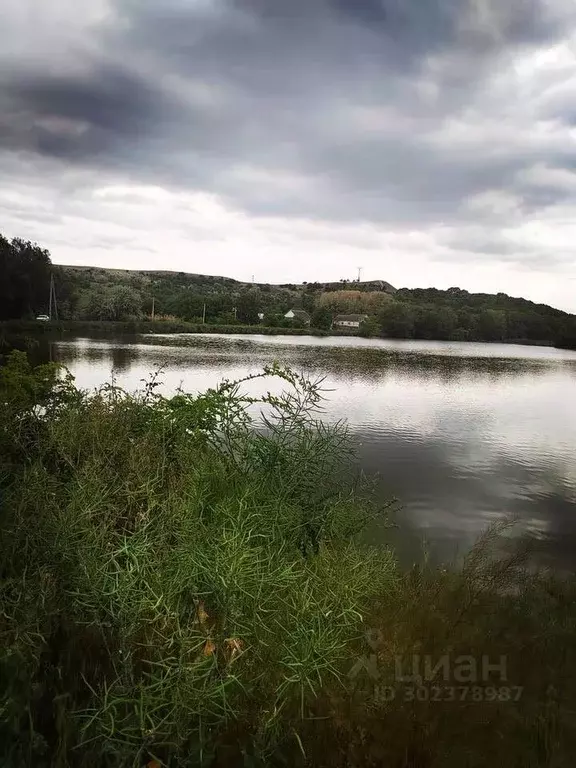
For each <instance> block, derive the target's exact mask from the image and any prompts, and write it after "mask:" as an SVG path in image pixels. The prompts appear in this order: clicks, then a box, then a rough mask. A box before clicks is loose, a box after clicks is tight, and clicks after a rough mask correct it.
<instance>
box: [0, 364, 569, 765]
mask: <svg viewBox="0 0 576 768" xmlns="http://www.w3.org/2000/svg"><path fill="white" fill-rule="evenodd" d="M270 377H280V378H281V379H282V380H283V382H284V384H285V393H284V394H283V395H282V396H280V397H276V396H272V395H270V394H267V393H266V386H267V380H268V379H269V378H270ZM252 378H257V379H260V380H261V382H262V384H263V392H264V394H263V395H262V396H261V397H260V398H254V397H247V396H245V395H243V394H242V393H243V384H244V382H239V383H231V382H223V384H222V385H221V386H220V387H219V388H217V389H215V390H211V391H208V392H206V393H205V394H204V395H201V396H199V397H191V396H190V395H187V394H186V393H183V392H181V393H179V394H177V395H176V396H175V397H171V398H164V397H162V396H161V395H160V394H159V388H158V381H157V380H156V379H155V378H152V379H151V380H150V381H149V382H148V384H147V385H146V386H145V387H144V389H143V390H142V391H141V392H140V393H136V394H129V393H126V392H123V391H122V390H120V389H119V388H117V387H116V386H114V385H107V386H105V387H102V388H101V389H100V390H98V391H97V392H93V393H86V392H81V391H78V390H77V389H76V388H75V387H74V383H73V381H72V379H71V377H69V376H66V375H62V373H61V372H59V370H58V369H57V367H55V366H52V365H49V366H41V367H39V368H36V369H32V368H31V367H30V365H29V363H28V361H27V359H26V356H25V355H24V354H22V353H14V354H13V355H12V356H11V358H10V360H9V362H8V364H7V365H6V366H5V367H4V368H3V369H2V370H1V371H0V408H1V409H2V412H1V414H0V416H1V420H0V462H1V463H0V488H1V492H2V497H1V502H0V503H1V508H0V513H1V516H2V517H1V520H0V547H1V552H2V561H1V562H2V565H1V570H0V579H1V581H0V682H1V688H0V695H1V699H0V764H1V765H2V766H7V767H8V768H12V767H14V768H16V767H18V768H19V767H20V766H58V767H59V768H65V767H68V766H74V767H75V766H81V767H82V768H83V767H84V766H97V767H99V766H102V767H104V766H106V768H108V767H109V766H110V767H116V766H118V767H120V766H122V767H123V766H145V765H151V766H158V765H160V766H208V765H209V766H220V765H222V766H224V765H238V766H255V765H314V766H324V765H326V766H342V767H344V766H376V765H386V766H398V768H400V766H415V767H416V766H418V767H419V768H425V767H426V768H427V767H428V766H430V767H431V766H482V765H494V764H498V765H510V766H534V767H535V768H536V766H547V767H549V768H552V767H553V766H563V765H571V762H570V761H571V759H572V757H571V755H572V754H573V749H574V748H575V747H576V745H575V740H574V725H573V723H574V717H573V712H574V705H575V703H576V695H575V692H576V688H575V683H576V666H575V655H574V654H575V652H576V611H575V610H574V598H575V597H576V594H575V592H576V590H575V589H574V587H573V584H572V582H571V581H566V582H560V581H558V580H557V579H554V578H552V577H551V576H547V575H538V574H529V572H528V571H527V570H526V569H525V568H523V564H522V559H521V558H520V556H519V555H517V554H513V555H512V556H511V557H509V558H504V559H502V558H494V557H493V555H492V552H493V543H494V542H493V539H494V538H495V537H496V535H497V534H498V533H499V531H494V532H492V534H490V535H489V536H487V537H486V538H485V539H484V540H483V541H481V542H480V543H479V545H478V547H476V548H475V549H474V551H473V552H472V553H471V555H470V556H469V557H468V559H467V561H466V563H465V564H464V566H463V567H462V568H461V569H460V570H458V571H454V570H442V569H431V568H428V567H425V566H422V567H418V568H414V569H413V570H412V571H410V572H408V573H402V572H400V571H399V569H398V568H397V567H396V565H395V562H394V559H393V556H392V554H391V553H390V551H389V550H388V549H386V548H382V547H381V548H378V549H376V548H372V549H370V548H365V547H363V546H361V545H360V544H359V543H358V534H359V533H360V532H361V531H362V530H363V528H364V526H365V525H366V523H367V522H368V521H369V520H370V519H372V518H373V517H374V515H377V514H382V512H383V510H380V509H378V507H377V506H376V505H375V504H374V502H373V501H372V500H371V496H370V487H369V485H368V484H367V483H366V482H365V481H363V479H362V478H357V477H355V476H354V475H353V474H352V472H351V470H350V466H351V463H350V451H351V449H350V441H349V437H348V435H347V433H346V429H345V427H344V426H343V425H336V426H332V427H327V426H326V425H324V424H323V423H322V422H321V421H320V420H319V415H320V413H319V408H320V405H321V397H322V391H321V382H315V383H314V382H313V383H311V382H309V381H307V380H306V379H304V378H302V377H298V376H296V375H294V374H293V373H292V372H291V371H289V370H285V369H282V368H279V367H276V366H272V367H270V368H269V369H266V370H265V371H264V372H263V373H262V375H261V376H259V377H252ZM384 512H385V510H384ZM368 630H370V632H369V633H368V635H366V633H367V632H368ZM366 636H367V637H368V638H369V639H370V643H367V642H366V640H365V638H366ZM415 653H417V654H426V653H427V654H431V655H434V657H438V656H440V655H442V654H450V655H451V656H452V657H453V656H455V655H456V656H457V655H462V654H464V655H472V656H474V657H478V658H479V657H480V656H481V655H489V656H490V657H491V658H498V657H499V656H500V655H505V656H506V658H507V663H508V675H509V679H510V684H511V685H514V686H523V687H524V692H523V695H522V697H521V699H520V700H519V701H518V702H513V701H499V700H497V701H487V700H484V699H483V700H482V701H477V702H475V701H472V700H466V701H457V702H454V701H452V702H450V701H430V700H426V701H418V700H415V701H406V700H405V699H404V697H403V696H402V691H403V684H402V683H401V682H399V681H398V680H397V679H396V678H397V675H396V673H395V664H396V657H398V656H401V657H410V656H411V655H413V654H415ZM367 654H369V656H370V657H371V658H372V663H373V664H375V665H376V667H377V670H378V677H377V679H373V678H371V677H370V676H369V675H368V676H366V675H360V676H356V677H354V676H351V675H350V672H351V669H352V668H353V667H354V666H355V664H356V662H357V661H358V659H362V658H363V657H364V656H366V655H367ZM383 685H386V686H388V687H389V688H392V689H394V690H395V691H396V695H395V697H394V698H393V699H392V700H390V699H389V700H386V701H384V700H383V698H382V697H381V696H379V691H380V690H381V687H382V686H383Z"/></svg>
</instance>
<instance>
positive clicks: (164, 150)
mask: <svg viewBox="0 0 576 768" xmlns="http://www.w3.org/2000/svg"><path fill="white" fill-rule="evenodd" d="M575 97H576V3H574V0H505V2H504V0H162V2H158V0H92V2H91V3H90V4H89V5H88V4H85V3H78V2H77V1H76V0H51V2H46V1H45V0H2V3H1V5H0V232H4V233H5V234H8V235H20V236H23V237H26V238H31V239H35V240H37V241H38V242H40V243H41V244H43V245H46V246H47V247H49V248H50V250H51V252H52V256H53V259H54V261H56V262H60V263H74V264H98V265H101V266H110V267H130V268H142V269H153V268H156V269H157V268H162V269H177V270H186V271H190V272H203V273H209V274H225V275H230V276H233V277H238V278H240V279H251V276H252V275H254V276H255V279H256V280H257V281H270V282H284V281H294V282H300V281H302V280H309V281H311V280H325V279H340V278H342V277H347V278H353V277H354V276H355V274H356V268H357V266H360V265H361V266H363V268H364V272H363V276H364V278H366V279H377V278H382V279H385V280H388V281H390V282H391V283H392V284H394V285H396V286H398V287H400V286H429V285H435V286H437V287H441V288H448V287H450V286H452V285H459V286H461V287H463V288H467V289H468V290H470V291H476V290H478V291H480V290H482V291H492V292H497V291H505V292H507V293H510V294H513V295H525V296H526V297H527V298H531V299H533V300H536V301H545V302H547V303H551V304H554V305H556V306H559V307H562V308H564V309H567V310H570V311H576V279H575V278H576V250H575V248H574V243H575V242H576V144H575V138H576V101H575Z"/></svg>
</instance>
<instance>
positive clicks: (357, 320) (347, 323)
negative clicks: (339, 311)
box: [332, 315, 368, 328]
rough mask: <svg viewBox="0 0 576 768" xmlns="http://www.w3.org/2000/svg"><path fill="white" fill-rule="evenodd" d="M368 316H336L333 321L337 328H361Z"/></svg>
mask: <svg viewBox="0 0 576 768" xmlns="http://www.w3.org/2000/svg"><path fill="white" fill-rule="evenodd" d="M367 318H368V315H336V317H335V318H334V320H333V321H332V325H333V326H334V327H335V328H360V326H361V324H362V323H363V322H364V320H366V319H367Z"/></svg>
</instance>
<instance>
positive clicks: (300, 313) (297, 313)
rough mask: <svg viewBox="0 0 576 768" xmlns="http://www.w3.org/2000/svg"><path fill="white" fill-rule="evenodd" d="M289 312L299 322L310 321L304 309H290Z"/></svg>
mask: <svg viewBox="0 0 576 768" xmlns="http://www.w3.org/2000/svg"><path fill="white" fill-rule="evenodd" d="M290 312H292V314H293V315H294V317H297V318H298V319H299V320H310V315H309V314H308V312H306V310H304V309H291V310H290Z"/></svg>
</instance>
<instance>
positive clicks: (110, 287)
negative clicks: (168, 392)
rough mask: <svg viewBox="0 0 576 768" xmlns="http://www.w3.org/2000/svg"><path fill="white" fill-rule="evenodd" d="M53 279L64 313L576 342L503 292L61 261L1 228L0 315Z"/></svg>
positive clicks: (31, 311)
mask: <svg viewBox="0 0 576 768" xmlns="http://www.w3.org/2000/svg"><path fill="white" fill-rule="evenodd" d="M52 278H53V279H54V284H55V289H56V296H57V299H58V314H59V319H60V320H63V321H90V322H93V321H99V322H104V323H106V322H108V321H130V322H132V323H133V324H134V323H136V324H137V323H138V321H140V320H144V319H146V318H150V317H151V316H153V317H154V319H155V320H158V321H162V320H164V319H165V320H170V321H177V322H178V321H185V322H187V323H191V324H194V323H196V324H197V323H206V324H210V325H212V326H219V327H221V328H224V327H225V326H226V327H228V328H233V327H235V326H236V327H237V326H238V325H243V326H251V325H254V326H258V325H260V326H262V325H266V326H268V327H269V328H278V327H284V328H302V327H305V326H306V325H307V324H308V323H307V322H306V315H302V314H300V315H299V319H292V320H289V319H286V318H285V317H284V315H285V314H286V312H287V311H288V310H289V309H292V308H296V309H303V310H305V311H306V312H308V313H309V315H310V324H311V326H312V328H316V329H319V330H324V331H329V330H331V329H332V328H333V326H332V322H333V318H334V316H335V315H338V314H359V315H364V316H365V320H364V322H362V325H361V327H360V328H359V329H356V330H359V332H360V333H361V334H362V335H364V336H382V337H385V338H399V339H440V340H458V341H501V342H502V341H507V342H511V341H515V342H528V343H533V344H534V343H540V344H542V343H543V344H557V345H561V346H566V347H571V348H576V317H575V316H574V315H570V314H569V313H567V312H563V311H561V310H559V309H555V308H553V307H550V306H547V305H545V304H537V303H534V302H532V301H529V300H527V299H523V298H519V297H512V296H508V295H506V294H504V293H497V294H486V293H469V292H468V291H466V290H463V289H461V288H457V287H454V288H450V289H448V290H439V289H436V288H416V289H408V288H401V289H399V290H396V289H395V288H394V287H393V286H392V285H390V283H388V282H386V281H385V280H377V281H366V282H349V281H341V282H325V283H318V282H315V283H301V284H292V283H288V284H282V285H272V284H266V283H246V282H241V281H239V280H234V279H233V278H229V277H222V276H212V275H199V274H191V273H186V272H167V271H160V270H134V271H131V270H123V269H104V268H102V267H77V266H54V265H52V264H51V262H50V255H49V253H48V252H47V251H46V250H45V249H42V248H41V247H40V246H38V245H36V244H34V243H30V242H27V241H24V240H19V239H13V240H12V241H9V240H7V239H6V238H3V237H2V236H1V235H0V320H2V319H3V320H14V319H16V320H19V319H30V318H34V317H35V316H36V315H37V314H39V313H45V312H46V311H47V310H48V297H49V294H50V281H51V279H52ZM134 327H136V326H134ZM333 332H337V331H336V330H334V331H333ZM348 332H352V333H353V332H354V329H349V330H348Z"/></svg>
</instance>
